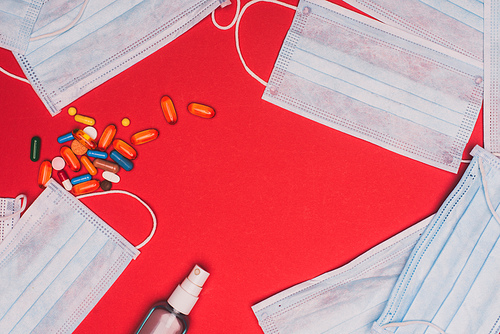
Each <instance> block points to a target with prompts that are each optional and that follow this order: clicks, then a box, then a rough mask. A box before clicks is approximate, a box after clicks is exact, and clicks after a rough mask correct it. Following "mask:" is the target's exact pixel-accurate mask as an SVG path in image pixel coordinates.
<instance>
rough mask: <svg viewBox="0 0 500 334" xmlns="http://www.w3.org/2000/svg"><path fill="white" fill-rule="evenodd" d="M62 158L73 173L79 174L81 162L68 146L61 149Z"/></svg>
mask: <svg viewBox="0 0 500 334" xmlns="http://www.w3.org/2000/svg"><path fill="white" fill-rule="evenodd" d="M61 157H62V158H63V159H64V161H65V162H66V164H67V165H68V167H69V168H70V169H71V170H72V171H73V172H78V171H79V170H80V168H81V165H80V160H78V158H77V157H76V155H75V153H73V151H72V150H71V149H70V148H69V147H68V146H63V147H61Z"/></svg>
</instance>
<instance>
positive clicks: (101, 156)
mask: <svg viewBox="0 0 500 334" xmlns="http://www.w3.org/2000/svg"><path fill="white" fill-rule="evenodd" d="M87 155H88V156H89V157H91V158H99V159H106V158H107V157H108V154H107V153H106V152H103V151H96V150H88V151H87Z"/></svg>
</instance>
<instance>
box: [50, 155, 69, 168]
mask: <svg viewBox="0 0 500 334" xmlns="http://www.w3.org/2000/svg"><path fill="white" fill-rule="evenodd" d="M64 166H66V162H65V161H64V159H63V158H61V157H55V158H54V159H52V168H54V170H62V169H63V168H64Z"/></svg>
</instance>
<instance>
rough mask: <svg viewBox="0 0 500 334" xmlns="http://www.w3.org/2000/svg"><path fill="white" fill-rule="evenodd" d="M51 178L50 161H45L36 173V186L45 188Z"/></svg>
mask: <svg viewBox="0 0 500 334" xmlns="http://www.w3.org/2000/svg"><path fill="white" fill-rule="evenodd" d="M51 176H52V164H51V163H50V161H48V160H45V161H43V162H42V164H41V165H40V170H39V171H38V185H39V186H40V188H42V189H43V188H45V185H46V184H47V182H49V180H50V178H51Z"/></svg>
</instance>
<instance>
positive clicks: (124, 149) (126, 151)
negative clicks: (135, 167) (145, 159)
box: [113, 139, 137, 160]
mask: <svg viewBox="0 0 500 334" xmlns="http://www.w3.org/2000/svg"><path fill="white" fill-rule="evenodd" d="M113 147H114V149H115V150H117V151H118V152H119V153H120V154H121V155H123V156H124V157H125V158H127V159H129V160H134V159H135V158H137V151H136V150H135V149H134V148H133V147H132V146H130V145H129V144H127V143H126V142H124V141H123V140H121V139H115V140H113Z"/></svg>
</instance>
